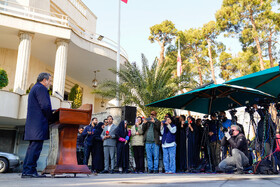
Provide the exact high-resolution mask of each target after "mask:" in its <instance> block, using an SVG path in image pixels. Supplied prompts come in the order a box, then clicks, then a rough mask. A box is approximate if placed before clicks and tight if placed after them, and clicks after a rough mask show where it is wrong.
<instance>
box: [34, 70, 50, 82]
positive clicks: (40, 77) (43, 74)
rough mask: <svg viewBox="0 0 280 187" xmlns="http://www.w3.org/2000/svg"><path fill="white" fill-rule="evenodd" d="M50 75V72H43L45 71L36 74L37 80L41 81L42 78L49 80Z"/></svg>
mask: <svg viewBox="0 0 280 187" xmlns="http://www.w3.org/2000/svg"><path fill="white" fill-rule="evenodd" d="M50 77H51V74H49V73H45V72H43V73H40V74H39V75H38V78H37V82H42V81H43V80H44V79H47V80H49V78H50Z"/></svg>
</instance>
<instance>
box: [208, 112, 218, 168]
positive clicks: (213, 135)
mask: <svg viewBox="0 0 280 187" xmlns="http://www.w3.org/2000/svg"><path fill="white" fill-rule="evenodd" d="M218 131H219V122H218V119H217V115H216V114H215V113H213V114H211V121H210V122H209V133H208V135H209V142H210V150H211V162H212V165H213V168H214V169H215V168H216V167H217V166H218V164H219V163H220V162H221V154H220V149H221V141H220V140H219V137H218Z"/></svg>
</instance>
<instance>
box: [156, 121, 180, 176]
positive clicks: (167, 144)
mask: <svg viewBox="0 0 280 187" xmlns="http://www.w3.org/2000/svg"><path fill="white" fill-rule="evenodd" d="M176 131H177V127H176V125H174V124H173V123H172V119H171V118H170V117H167V118H166V121H165V122H161V127H160V132H161V134H162V150H163V163H164V168H165V173H167V174H171V173H175V172H176V142H175V140H176Z"/></svg>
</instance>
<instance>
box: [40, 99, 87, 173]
mask: <svg viewBox="0 0 280 187" xmlns="http://www.w3.org/2000/svg"><path fill="white" fill-rule="evenodd" d="M91 114H92V105H91V104H85V105H82V106H81V107H80V108H78V109H67V108H59V109H58V110H57V111H56V112H55V114H54V116H55V121H56V122H55V123H54V124H52V125H51V129H50V149H49V154H48V161H47V167H46V168H45V169H44V170H43V171H42V174H51V176H52V177H54V176H55V175H56V174H64V173H73V174H74V176H76V174H77V173H80V174H90V173H91V172H90V170H89V169H88V167H87V166H86V165H78V162H77V156H76V142H77V133H78V128H79V126H80V125H88V124H89V123H90V120H91Z"/></svg>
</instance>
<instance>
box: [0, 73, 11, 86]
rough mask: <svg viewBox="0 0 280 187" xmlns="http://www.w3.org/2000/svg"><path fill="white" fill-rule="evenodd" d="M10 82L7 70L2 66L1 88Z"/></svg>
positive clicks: (0, 74)
mask: <svg viewBox="0 0 280 187" xmlns="http://www.w3.org/2000/svg"><path fill="white" fill-rule="evenodd" d="M8 83H9V79H8V75H7V73H6V71H5V70H4V69H2V68H0V89H2V88H4V87H6V86H7V85H8Z"/></svg>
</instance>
